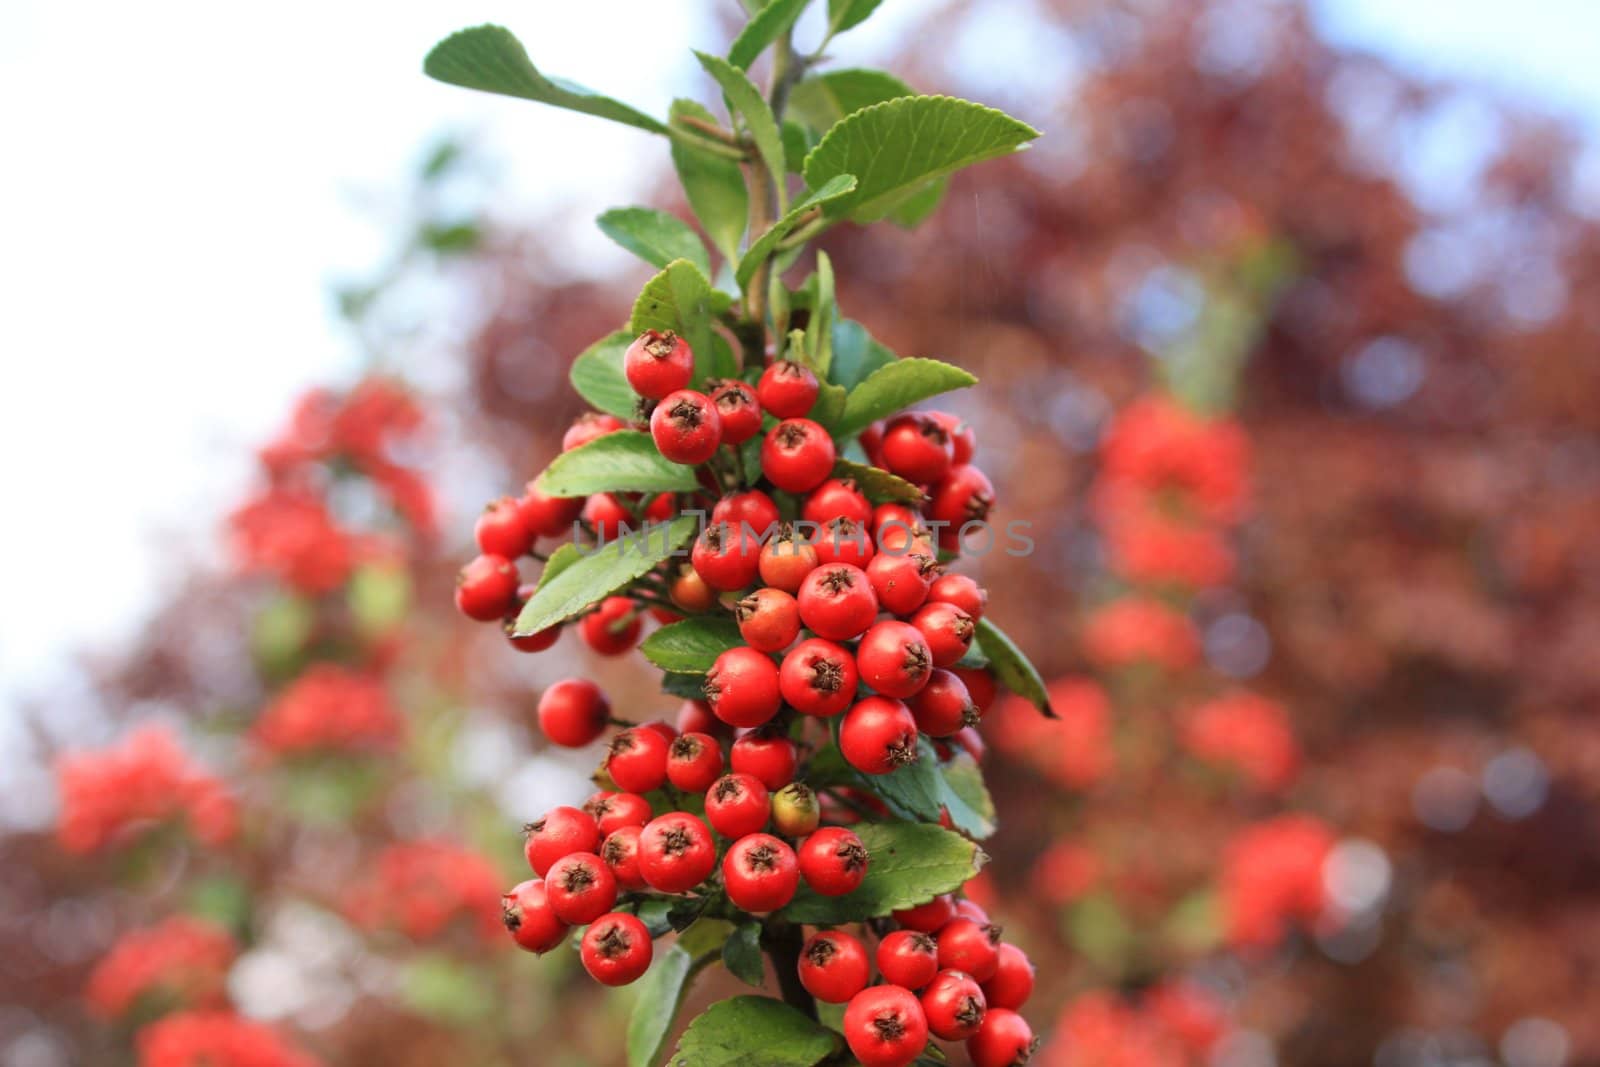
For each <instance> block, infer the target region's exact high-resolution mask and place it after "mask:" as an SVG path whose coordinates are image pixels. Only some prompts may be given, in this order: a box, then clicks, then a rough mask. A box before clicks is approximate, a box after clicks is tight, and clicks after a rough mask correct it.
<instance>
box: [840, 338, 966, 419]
mask: <svg viewBox="0 0 1600 1067" xmlns="http://www.w3.org/2000/svg"><path fill="white" fill-rule="evenodd" d="M977 381H978V379H977V378H974V377H973V376H972V375H971V374H968V373H967V372H966V371H964V370H962V369H961V368H960V367H953V366H951V365H950V364H948V363H941V362H939V361H938V360H936V359H921V358H917V359H897V360H895V361H894V362H893V363H889V364H886V365H885V366H882V367H879V368H878V369H877V370H875V371H873V372H872V373H871V374H869V375H867V377H866V379H865V380H864V381H863V382H861V384H860V385H857V386H856V387H855V388H854V389H852V390H851V391H850V402H849V403H848V404H847V405H845V409H844V418H843V419H842V420H841V421H840V423H839V426H838V427H837V428H836V430H837V433H838V436H840V437H850V436H852V435H854V434H858V433H860V432H861V431H862V430H865V429H866V428H867V427H868V426H870V425H871V424H872V423H874V422H876V421H877V420H879V419H881V418H884V417H886V416H889V415H893V414H894V413H895V412H897V411H900V410H902V409H904V408H907V407H910V406H911V405H912V404H915V403H917V402H918V401H921V400H926V399H928V398H929V397H932V396H938V395H939V394H940V393H947V392H949V391H950V390H952V389H964V388H966V387H967V386H969V385H975V384H977Z"/></svg>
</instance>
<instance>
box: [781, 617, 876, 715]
mask: <svg viewBox="0 0 1600 1067" xmlns="http://www.w3.org/2000/svg"><path fill="white" fill-rule="evenodd" d="M858 680H859V675H858V673H857V671H856V660H855V657H854V656H852V655H851V654H850V653H849V651H848V650H847V649H845V648H843V647H841V646H839V645H836V644H834V643H833V642H832V641H825V640H823V639H822V638H820V637H808V638H806V639H805V640H804V641H801V642H800V643H799V644H798V645H796V646H795V647H794V648H793V649H791V650H790V652H789V654H788V655H787V656H785V657H783V667H782V668H781V669H780V670H779V671H778V686H779V688H780V690H781V691H782V693H783V699H784V701H785V702H786V703H787V704H788V705H789V706H790V707H792V708H794V710H796V711H798V712H800V713H801V714H802V715H817V716H822V717H826V716H830V715H837V714H839V713H840V712H841V711H843V710H844V709H845V708H848V707H849V706H850V702H851V701H853V700H855V698H856V685H857V684H858Z"/></svg>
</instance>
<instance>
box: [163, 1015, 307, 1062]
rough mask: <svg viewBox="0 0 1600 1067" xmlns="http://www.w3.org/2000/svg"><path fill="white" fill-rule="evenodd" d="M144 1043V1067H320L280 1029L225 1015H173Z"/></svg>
mask: <svg viewBox="0 0 1600 1067" xmlns="http://www.w3.org/2000/svg"><path fill="white" fill-rule="evenodd" d="M138 1041H139V1067H215V1065H216V1064H227V1065H228V1067H317V1061H316V1060H315V1059H313V1058H312V1057H311V1056H309V1055H307V1054H306V1053H304V1052H301V1051H300V1050H299V1049H297V1048H295V1047H294V1046H293V1045H290V1044H289V1043H288V1042H287V1041H285V1040H284V1039H283V1037H282V1036H280V1035H279V1034H278V1032H277V1031H276V1030H273V1029H272V1028H271V1027H269V1026H263V1025H262V1024H260V1023H255V1022H251V1021H249V1020H248V1019H241V1018H240V1017H239V1016H237V1015H234V1014H232V1013H231V1012H225V1011H196V1012H183V1013H180V1014H177V1015H168V1016H167V1017H166V1018H164V1019H161V1020H159V1021H157V1022H153V1023H151V1024H150V1025H149V1026H146V1027H144V1028H143V1029H141V1030H140V1031H139V1039H138Z"/></svg>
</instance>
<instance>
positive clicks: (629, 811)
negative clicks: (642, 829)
mask: <svg viewBox="0 0 1600 1067" xmlns="http://www.w3.org/2000/svg"><path fill="white" fill-rule="evenodd" d="M583 810H584V812H586V813H587V814H588V816H589V817H590V818H591V819H593V820H594V821H595V825H596V826H598V827H599V828H600V836H602V837H604V836H605V835H607V834H610V833H613V832H615V831H617V830H620V829H622V828H623V827H624V826H643V825H644V824H645V823H647V822H649V821H650V802H649V801H648V800H646V799H645V798H644V797H642V796H640V795H639V794H638V793H613V792H611V791H610V790H607V789H602V790H600V791H599V792H598V793H595V794H594V795H593V796H591V797H590V798H589V799H588V800H585V801H584V802H583Z"/></svg>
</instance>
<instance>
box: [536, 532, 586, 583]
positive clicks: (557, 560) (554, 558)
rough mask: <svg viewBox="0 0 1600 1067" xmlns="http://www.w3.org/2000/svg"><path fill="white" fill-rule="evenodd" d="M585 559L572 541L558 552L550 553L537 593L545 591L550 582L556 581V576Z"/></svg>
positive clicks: (562, 545)
mask: <svg viewBox="0 0 1600 1067" xmlns="http://www.w3.org/2000/svg"><path fill="white" fill-rule="evenodd" d="M581 559H583V551H582V550H581V549H579V548H578V546H577V545H575V544H573V543H572V542H571V541H566V542H563V543H562V544H561V545H559V546H558V547H557V548H556V550H555V551H554V552H552V553H550V558H549V559H547V560H545V563H544V570H542V571H540V572H539V584H538V585H537V586H535V591H538V590H539V589H543V588H544V587H545V585H546V584H547V583H549V582H553V581H555V579H556V575H558V574H560V573H561V572H562V571H564V570H566V569H567V568H568V567H570V566H572V565H573V564H574V563H577V562H578V561H579V560H581Z"/></svg>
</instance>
